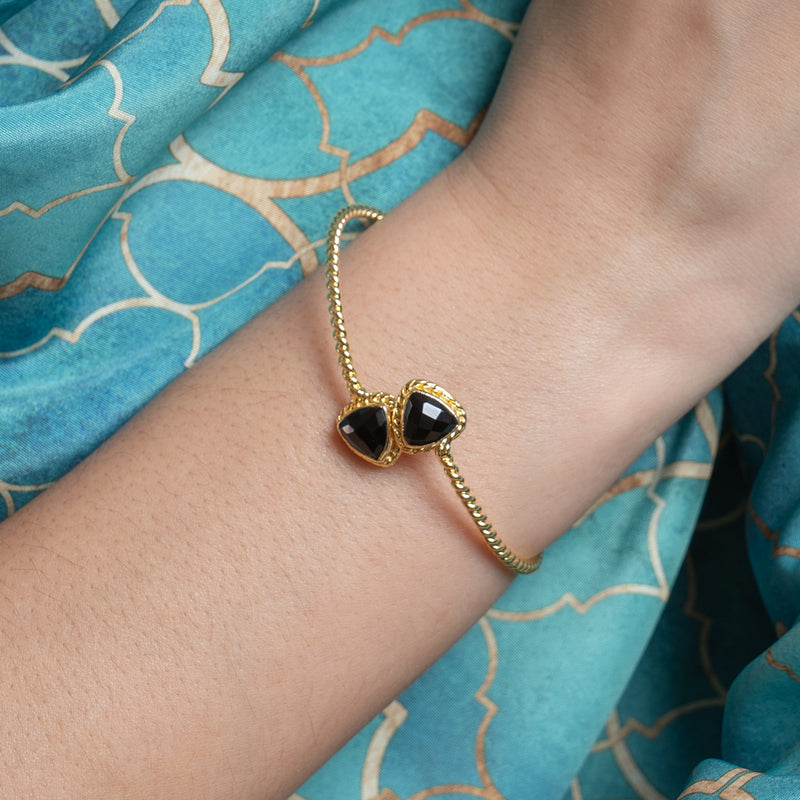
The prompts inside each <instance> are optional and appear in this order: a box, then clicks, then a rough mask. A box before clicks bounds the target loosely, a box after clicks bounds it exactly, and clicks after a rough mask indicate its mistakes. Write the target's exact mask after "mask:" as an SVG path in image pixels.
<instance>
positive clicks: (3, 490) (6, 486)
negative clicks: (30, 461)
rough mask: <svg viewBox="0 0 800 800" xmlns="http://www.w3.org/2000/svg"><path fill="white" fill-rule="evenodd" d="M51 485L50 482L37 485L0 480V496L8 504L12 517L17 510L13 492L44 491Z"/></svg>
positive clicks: (9, 513) (7, 509) (7, 507)
mask: <svg viewBox="0 0 800 800" xmlns="http://www.w3.org/2000/svg"><path fill="white" fill-rule="evenodd" d="M50 486H52V484H50V483H40V484H38V485H36V486H15V485H14V484H12V483H6V482H5V481H4V480H0V498H1V499H2V500H3V502H4V503H5V504H6V513H7V515H8V516H9V517H10V516H11V515H12V514H13V513H14V512H15V511H16V510H17V507H16V504H15V503H14V497H13V496H12V494H11V492H42V491H44V490H45V489H47V488H49V487H50Z"/></svg>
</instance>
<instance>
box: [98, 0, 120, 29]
mask: <svg viewBox="0 0 800 800" xmlns="http://www.w3.org/2000/svg"><path fill="white" fill-rule="evenodd" d="M94 4H95V6H96V7H97V12H98V13H99V14H100V16H101V17H102V18H103V22H105V24H106V27H107V28H108V29H109V30H111V29H112V28H113V27H114V26H115V25H116V24H117V23H118V22H119V20H120V16H119V13H118V12H117V9H116V8H114V4H113V3H112V1H111V0H94Z"/></svg>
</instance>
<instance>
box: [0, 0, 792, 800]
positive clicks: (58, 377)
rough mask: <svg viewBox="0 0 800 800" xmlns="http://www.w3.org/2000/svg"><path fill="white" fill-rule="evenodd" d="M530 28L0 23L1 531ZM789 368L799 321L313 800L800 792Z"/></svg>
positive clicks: (255, 1)
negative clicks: (7, 520) (5, 521)
mask: <svg viewBox="0 0 800 800" xmlns="http://www.w3.org/2000/svg"><path fill="white" fill-rule="evenodd" d="M524 6H525V3H524V2H523V0H403V2H394V3H390V2H386V0H269V1H268V0H0V400H1V402H0V516H1V517H2V518H4V517H6V516H8V515H9V514H12V513H13V512H14V511H15V510H16V509H18V508H19V507H21V506H22V505H23V504H24V503H26V502H27V501H29V500H30V499H31V498H33V497H34V496H35V495H36V494H38V493H39V492H41V491H43V490H46V487H47V486H48V485H50V484H51V483H52V482H53V481H55V480H57V479H58V478H59V476H61V475H63V474H64V473H65V472H66V471H68V470H69V469H70V468H71V467H72V466H73V465H75V464H76V463H77V462H78V461H79V460H80V459H82V458H83V457H85V456H86V455H87V454H88V453H89V452H91V451H92V450H93V449H94V448H95V447H97V446H98V445H99V444H100V443H101V442H102V441H103V440H104V439H105V438H107V437H108V436H109V435H110V434H111V433H113V432H114V430H116V429H117V428H118V427H119V426H120V425H121V424H122V423H123V422H124V421H125V420H127V419H128V418H129V417H130V416H131V415H132V414H134V413H135V412H136V410H137V409H139V408H140V407H141V406H142V405H143V404H145V403H146V402H147V401H148V400H149V399H151V398H152V397H153V396H154V395H155V394H156V393H158V392H159V390H161V389H162V388H163V387H164V386H165V385H166V384H167V383H169V382H170V381H171V380H172V379H173V378H175V377H176V376H177V375H179V374H180V373H181V372H182V371H183V370H185V369H186V368H188V367H190V366H191V365H192V364H193V363H195V362H196V361H197V360H198V359H199V358H201V357H202V356H203V355H204V354H205V353H206V352H208V351H209V350H210V349H211V348H213V347H214V346H215V345H216V344H218V343H219V342H220V341H222V340H223V339H224V338H225V337H226V336H228V335H229V334H230V333H231V332H233V331H234V330H236V329H237V328H238V327H240V326H241V325H242V324H243V323H244V322H246V321H247V320H248V319H250V318H251V317H253V316H254V315H255V314H257V313H259V312H261V311H262V310H263V309H264V308H266V307H267V306H268V305H269V304H270V303H272V302H273V301H274V300H275V299H276V298H278V297H279V296H280V295H281V294H283V293H284V292H285V291H287V290H288V289H290V288H291V287H292V286H293V285H294V284H295V283H297V282H298V281H300V280H301V279H302V278H303V276H304V275H306V274H308V273H309V272H311V271H312V270H314V269H316V268H317V266H318V264H319V262H320V258H321V253H322V248H323V244H324V235H325V231H326V227H327V224H328V221H329V220H330V218H331V216H332V215H333V213H334V212H335V211H336V210H337V209H338V208H339V207H340V206H341V205H343V204H345V203H346V202H352V201H356V202H363V203H368V204H371V205H375V206H378V207H381V208H383V209H384V210H387V211H388V210H389V209H391V208H392V207H393V206H395V205H396V204H397V203H399V202H400V201H401V200H402V199H403V198H405V197H406V196H408V195H409V194H411V193H412V192H413V191H414V190H415V189H417V188H418V187H419V186H421V185H422V184H423V183H424V182H425V181H426V180H428V179H429V178H430V177H431V176H432V175H434V174H435V173H436V172H437V171H438V170H440V169H441V168H442V167H443V166H445V165H446V164H447V163H448V162H449V161H450V160H452V159H453V158H454V157H455V156H456V155H457V154H458V153H459V152H460V151H461V149H462V148H463V147H464V146H465V145H466V144H467V142H468V141H469V139H470V137H471V136H472V134H473V133H474V131H475V129H476V127H477V126H478V125H479V124H480V120H481V117H482V114H483V112H484V110H485V108H486V106H487V104H488V103H489V101H490V100H491V97H492V93H493V91H494V89H495V87H496V85H497V82H498V80H499V76H500V73H501V71H502V68H503V64H504V61H505V59H506V57H507V55H508V52H509V48H510V46H511V42H512V41H513V38H514V35H515V32H516V30H517V28H518V23H519V20H520V19H521V17H522V14H523V12H524ZM509 157H513V154H510V156H509ZM320 302H321V303H324V302H325V301H324V298H320ZM798 366H800V316H798V315H794V316H793V317H790V318H789V319H788V320H787V321H786V322H785V323H784V325H783V326H782V327H781V328H780V329H779V330H778V331H777V332H776V333H775V334H774V335H773V336H772V337H771V338H770V340H769V341H768V342H766V343H765V344H764V345H763V346H762V347H761V348H760V349H759V350H758V351H757V352H756V353H755V354H754V355H753V356H752V357H751V358H750V359H749V361H748V362H747V363H746V364H745V365H744V366H743V367H741V368H740V369H739V370H738V371H737V372H736V373H735V374H734V375H733V376H732V377H731V379H730V380H729V381H728V382H727V384H726V386H725V387H724V389H718V390H716V391H714V392H713V393H712V394H711V395H710V396H709V397H707V398H706V399H704V400H703V401H702V402H701V403H700V404H699V405H698V406H697V407H696V408H695V409H694V410H693V411H692V412H691V413H690V414H688V415H687V416H686V417H685V418H684V419H682V420H681V421H680V422H679V423H677V424H676V425H675V426H674V427H673V428H671V429H670V430H669V431H667V432H666V433H665V434H664V435H663V436H661V437H659V439H658V440H657V441H656V442H654V443H653V445H652V446H651V447H650V448H649V449H648V450H647V451H646V452H645V453H644V454H642V456H641V457H640V458H639V459H638V460H637V461H636V463H635V464H633V465H632V466H631V467H630V468H629V469H628V470H627V471H626V473H625V474H624V475H622V476H621V477H620V478H619V480H618V481H617V482H616V483H615V484H614V486H613V487H612V488H611V489H610V490H609V491H608V492H607V493H606V494H605V495H604V496H603V497H601V498H600V499H599V500H598V502H597V503H596V504H595V506H594V507H593V508H592V509H591V510H590V511H589V513H587V514H586V516H585V517H584V518H583V519H581V520H580V521H579V522H578V523H577V524H576V525H575V527H574V528H573V529H572V530H571V531H570V532H568V533H567V534H566V535H565V536H564V537H563V538H562V539H561V540H559V541H558V542H557V543H556V544H555V545H553V546H552V547H551V548H550V550H549V552H548V554H547V557H546V558H545V561H544V565H543V566H542V568H541V570H540V571H539V572H538V573H537V574H536V575H535V576H534V577H531V578H520V579H518V580H517V581H515V583H514V584H513V585H512V586H511V588H510V589H509V590H508V592H507V593H506V594H505V595H504V596H503V597H502V598H501V599H500V600H499V601H498V602H497V604H496V605H495V606H494V607H493V608H492V609H491V610H490V611H489V612H488V613H487V614H486V615H485V616H484V617H483V618H482V619H481V620H480V622H479V623H478V624H477V625H476V626H475V627H474V628H473V629H472V630H471V631H470V632H469V633H468V634H467V635H466V636H464V638H463V639H462V640H461V641H460V642H459V643H458V644H457V645H456V646H455V647H453V649H452V650H451V651H450V652H448V653H447V654H446V655H445V656H444V657H443V658H442V659H441V660H440V661H439V662H438V663H436V664H435V665H434V666H433V667H432V668H431V669H429V670H428V671H427V672H426V673H425V674H424V675H423V676H422V677H421V678H420V679H419V680H417V681H416V682H415V683H414V684H413V685H412V686H411V687H410V688H409V689H408V690H407V691H406V692H405V693H404V694H403V695H402V696H400V697H399V698H397V699H396V700H395V701H394V702H392V703H391V704H390V705H389V706H388V707H387V708H386V709H385V710H384V711H383V712H382V713H381V714H380V715H378V717H376V718H375V719H374V720H373V721H372V722H371V723H370V724H369V725H368V726H367V727H366V728H365V729H364V730H362V731H361V732H360V733H359V734H358V735H357V736H355V738H353V739H352V740H351V741H350V742H349V743H348V744H347V745H346V746H345V747H344V748H343V749H342V750H341V751H340V752H339V753H338V754H337V755H336V756H335V757H333V758H332V759H331V761H330V762H329V763H328V764H326V765H325V766H324V767H323V768H322V769H321V770H320V771H319V772H318V773H317V774H316V775H314V776H313V777H311V778H310V779H309V780H308V782H307V783H306V784H305V785H304V786H303V787H302V788H301V789H299V790H298V793H297V794H296V795H295V798H296V800H299V798H304V799H305V800H368V799H372V800H377V799H378V798H380V799H381V800H398V799H402V800H411V799H412V798H413V799H414V800H422V798H429V797H443V798H452V800H456V798H458V799H459V800H463V799H464V798H476V797H477V798H485V799H486V800H502V799H503V798H505V799H506V800H531V799H533V800H550V799H552V800H559V799H560V798H572V800H581V798H583V799H584V800H595V799H596V800H604V799H606V798H608V799H609V800H611V799H612V798H613V799H614V800H627V799H628V798H646V800H659V799H660V798H675V797H678V796H681V797H684V798H693V799H694V798H706V797H718V798H721V799H723V800H767V799H769V800H789V799H790V798H793V799H794V800H796V799H797V798H800V749H798V742H800V627H798V625H796V620H797V617H798V611H800V459H798V457H797V452H798V447H800V369H798ZM534 413H535V412H534ZM532 422H533V424H535V419H533V420H532ZM712 471H713V477H712ZM698 517H699V523H698ZM534 522H535V521H533V520H532V524H534ZM1 533H2V527H0V535H1Z"/></svg>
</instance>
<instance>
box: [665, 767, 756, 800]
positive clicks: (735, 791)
mask: <svg viewBox="0 0 800 800" xmlns="http://www.w3.org/2000/svg"><path fill="white" fill-rule="evenodd" d="M760 774H761V773H760V772H748V771H747V770H744V769H741V768H736V769H731V770H728V772H726V773H725V774H724V775H723V776H722V777H720V778H717V780H715V781H710V780H702V781H695V782H694V783H693V784H691V786H688V787H687V788H686V790H685V791H684V792H683V793H682V794H681V796H680V797H679V798H678V800H683V798H685V797H688V796H689V795H692V794H704V795H715V794H717V792H719V795H718V797H720V798H722V800H755V798H754V797H753V795H751V794H750V792H746V791H745V790H744V789H742V786H744V785H745V784H746V783H748V782H749V781H751V780H752V779H753V778H755V777H758V776H759V775H760ZM723 787H724V788H723ZM720 789H721V790H722V791H720Z"/></svg>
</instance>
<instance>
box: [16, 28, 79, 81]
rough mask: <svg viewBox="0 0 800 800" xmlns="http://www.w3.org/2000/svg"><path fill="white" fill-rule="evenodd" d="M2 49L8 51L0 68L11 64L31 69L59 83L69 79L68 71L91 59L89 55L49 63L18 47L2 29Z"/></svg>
mask: <svg viewBox="0 0 800 800" xmlns="http://www.w3.org/2000/svg"><path fill="white" fill-rule="evenodd" d="M0 47H2V48H3V49H4V50H5V51H6V55H2V56H0V67H2V66H4V65H11V64H16V65H18V66H20V67H29V68H30V69H36V70H39V71H40V72H45V73H47V74H48V75H50V76H51V77H53V78H55V79H56V80H59V81H65V80H67V79H68V78H69V72H67V70H68V69H70V68H72V67H79V66H80V65H81V64H83V62H84V61H86V59H87V58H88V57H89V54H88V53H87V54H86V55H85V56H80V57H78V58H68V59H65V60H64V61H49V60H47V59H44V58H37V57H36V56H32V55H31V54H30V53H26V52H25V51H24V50H22V48H20V47H17V45H15V44H14V42H12V41H11V39H9V38H8V35H7V34H6V32H5V31H4V30H3V29H2V28H0Z"/></svg>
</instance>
